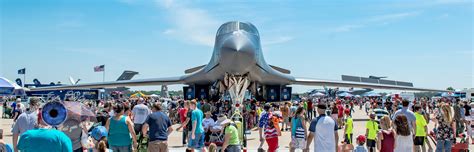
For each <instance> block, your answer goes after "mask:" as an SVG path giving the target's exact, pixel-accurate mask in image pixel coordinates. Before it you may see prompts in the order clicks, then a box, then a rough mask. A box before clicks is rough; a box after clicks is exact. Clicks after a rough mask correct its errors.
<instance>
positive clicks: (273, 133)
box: [265, 127, 278, 139]
mask: <svg viewBox="0 0 474 152" xmlns="http://www.w3.org/2000/svg"><path fill="white" fill-rule="evenodd" d="M275 137H278V132H277V130H276V128H275V127H267V128H265V139H270V138H275Z"/></svg>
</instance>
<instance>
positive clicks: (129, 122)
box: [126, 118, 138, 147]
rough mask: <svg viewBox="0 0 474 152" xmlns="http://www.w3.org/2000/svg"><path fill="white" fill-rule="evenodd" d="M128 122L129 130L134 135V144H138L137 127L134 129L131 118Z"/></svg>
mask: <svg viewBox="0 0 474 152" xmlns="http://www.w3.org/2000/svg"><path fill="white" fill-rule="evenodd" d="M126 123H127V126H128V131H129V132H130V134H131V135H132V139H133V143H134V145H135V144H136V146H138V144H137V134H136V133H135V129H133V122H132V120H130V118H127V120H126ZM136 146H135V147H136Z"/></svg>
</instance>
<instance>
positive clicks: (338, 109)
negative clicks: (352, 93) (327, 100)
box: [337, 104, 344, 118]
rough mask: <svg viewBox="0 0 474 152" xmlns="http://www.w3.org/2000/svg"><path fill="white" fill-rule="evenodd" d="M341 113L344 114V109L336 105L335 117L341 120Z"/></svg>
mask: <svg viewBox="0 0 474 152" xmlns="http://www.w3.org/2000/svg"><path fill="white" fill-rule="evenodd" d="M343 112H344V107H342V105H341V104H338V105H337V117H339V118H341V117H342V116H343V115H342V114H343Z"/></svg>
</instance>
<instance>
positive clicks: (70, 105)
mask: <svg viewBox="0 0 474 152" xmlns="http://www.w3.org/2000/svg"><path fill="white" fill-rule="evenodd" d="M64 106H65V107H66V109H67V111H68V117H69V118H77V119H79V120H81V121H86V120H89V121H92V122H96V121H97V118H96V115H95V113H94V112H92V111H91V110H90V109H89V108H88V107H86V106H85V105H84V104H83V103H81V102H77V101H65V102H64Z"/></svg>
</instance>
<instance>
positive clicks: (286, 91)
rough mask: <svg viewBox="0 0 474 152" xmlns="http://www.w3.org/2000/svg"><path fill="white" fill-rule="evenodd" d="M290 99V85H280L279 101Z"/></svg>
mask: <svg viewBox="0 0 474 152" xmlns="http://www.w3.org/2000/svg"><path fill="white" fill-rule="evenodd" d="M290 100H291V87H281V101H290Z"/></svg>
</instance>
